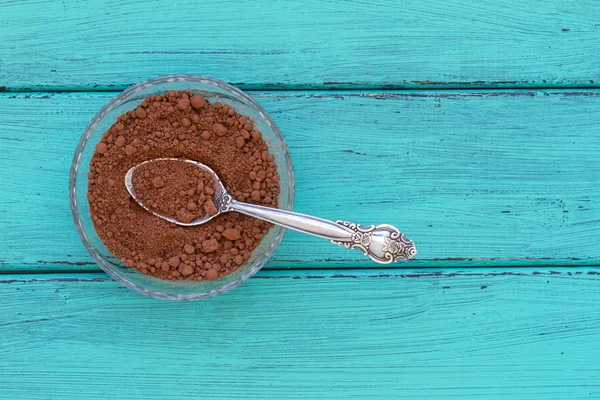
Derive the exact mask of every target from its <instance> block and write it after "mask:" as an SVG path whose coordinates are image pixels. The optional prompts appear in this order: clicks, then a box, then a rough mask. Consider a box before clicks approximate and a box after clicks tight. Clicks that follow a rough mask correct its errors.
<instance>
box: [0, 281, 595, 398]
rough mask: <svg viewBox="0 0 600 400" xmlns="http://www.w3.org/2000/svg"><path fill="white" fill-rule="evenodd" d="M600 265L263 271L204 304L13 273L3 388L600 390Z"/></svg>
mask: <svg viewBox="0 0 600 400" xmlns="http://www.w3.org/2000/svg"><path fill="white" fill-rule="evenodd" d="M599 285H600V271H599V270H597V269H563V270H562V271H561V272H556V271H554V272H551V271H548V270H538V271H534V270H531V269H523V270H521V271H518V272H514V270H513V271H508V272H507V271H501V270H498V271H491V270H486V269H483V270H479V272H477V273H474V272H473V271H470V272H469V271H467V272H464V271H463V272H460V271H445V272H441V273H439V274H432V273H428V272H427V271H425V272H423V271H421V272H419V271H406V272H405V273H404V274H399V273H398V272H395V273H392V274H391V275H390V274H389V271H388V270H379V271H352V272H343V271H327V270H325V271H307V272H301V271H294V272H288V271H263V272H262V273H260V274H259V275H258V277H256V278H253V279H251V280H250V281H248V282H247V283H245V284H244V285H242V286H240V287H239V288H237V289H235V290H234V291H232V292H230V293H227V294H225V295H223V296H220V297H216V298H213V299H210V300H208V301H203V302H197V303H174V302H165V301H159V300H153V299H150V298H146V297H143V296H141V295H139V294H137V293H134V292H132V291H130V290H128V289H125V288H123V287H121V286H120V285H119V284H117V283H115V282H113V281H111V280H108V279H107V278H106V277H105V275H103V274H77V275H67V274H60V275H25V276H13V275H0V298H2V301H1V302H0V331H1V332H2V340H0V354H1V356H0V388H2V390H0V399H6V400H14V399H23V400H24V399H40V400H47V399H62V400H69V399H73V400H80V399H88V398H89V399H92V398H93V399H107V400H116V399H124V400H125V399H126V400H135V399H149V398H157V399H159V398H160V399H178V400H183V399H282V398H286V399H304V398H310V399H333V398H339V399H350V398H352V399H397V398H410V399H432V398H460V399H507V400H508V399H510V400H513V399H529V400H536V399H583V398H585V399H590V398H598V397H599V396H600V363H599V358H598V351H597V348H596V347H597V346H596V344H597V343H598V341H599V340H600V318H599V317H598V316H599V315H600V295H599V292H598V287H599Z"/></svg>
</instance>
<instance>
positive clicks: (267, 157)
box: [88, 91, 280, 281]
mask: <svg viewBox="0 0 600 400" xmlns="http://www.w3.org/2000/svg"><path fill="white" fill-rule="evenodd" d="M155 158H183V159H190V160H195V161H199V162H201V163H203V164H206V165H208V166H209V167H210V168H212V169H213V170H214V171H215V172H216V173H217V174H218V175H219V177H220V178H221V180H222V182H223V184H224V185H225V188H226V189H227V190H228V192H229V193H231V194H232V195H233V196H234V198H236V199H237V200H240V201H246V202H249V203H254V204H260V205H264V206H268V207H277V196H278V195H279V192H280V187H279V176H278V175H277V170H276V165H275V163H274V156H273V155H272V154H269V151H268V148H267V145H266V143H265V142H264V141H263V139H262V135H261V133H260V132H258V131H256V130H254V129H253V123H252V121H250V120H249V119H248V118H247V117H245V116H243V115H240V114H238V113H237V112H236V111H235V109H233V108H230V107H229V106H228V105H222V104H220V103H214V104H210V103H209V102H207V101H206V99H204V98H202V97H201V96H197V95H193V94H192V93H190V92H186V91H181V92H169V93H165V94H162V95H154V96H150V97H148V98H147V99H145V100H144V101H143V102H142V104H141V105H140V106H138V107H137V108H136V109H135V110H132V111H130V112H127V113H125V114H123V115H121V116H120V117H119V118H118V120H117V122H116V123H115V124H114V125H113V126H112V127H111V128H110V129H109V130H108V131H106V132H105V133H104V135H103V138H102V141H101V142H100V143H98V145H97V146H96V152H95V153H94V155H93V157H92V161H91V163H90V172H89V174H88V178H89V183H88V201H89V205H90V211H91V216H92V220H93V222H94V227H95V229H96V232H97V233H98V236H99V237H100V239H101V240H102V241H103V242H104V244H105V245H106V247H107V248H108V250H109V251H110V252H111V253H113V254H114V255H115V256H116V257H118V258H120V259H121V261H122V262H123V263H125V264H126V265H127V266H129V267H131V268H135V269H137V270H139V271H141V272H143V273H145V274H148V275H152V276H155V277H158V278H161V279H170V280H177V279H192V280H198V281H201V280H204V279H207V280H212V279H216V278H218V277H223V276H224V275H227V274H229V273H231V272H233V271H234V270H236V269H237V268H239V267H240V266H241V265H243V264H244V263H245V262H246V261H247V260H248V259H249V258H250V253H251V251H252V250H253V249H255V248H256V247H257V246H258V244H259V243H260V240H261V239H262V237H263V236H264V235H265V234H266V233H268V231H269V229H270V228H271V225H270V224H268V223H266V222H263V221H260V220H258V219H254V218H251V217H248V216H245V215H242V214H238V213H235V212H229V213H224V214H221V215H218V216H217V217H215V218H213V219H212V220H210V221H208V222H207V223H205V224H203V225H199V226H194V227H183V226H178V225H176V224H173V223H170V222H168V221H165V220H163V219H161V218H159V217H157V216H155V215H152V214H151V213H149V212H148V211H146V210H144V209H143V208H142V207H141V206H139V205H138V204H137V202H136V201H135V200H133V199H132V198H131V196H130V195H129V193H128V192H127V189H126V188H125V182H124V179H125V174H126V173H127V171H128V170H129V169H130V168H132V167H134V166H136V165H138V164H139V163H141V162H143V161H147V160H151V159H155ZM190 165H191V164H190ZM194 168H196V167H194ZM190 171H191V170H190ZM146 172H149V174H150V175H149V176H147V177H146V176H142V178H143V180H144V181H145V182H146V181H148V182H150V183H151V184H152V181H153V180H154V179H155V178H161V179H162V181H163V182H162V184H164V185H165V186H166V185H167V184H168V182H167V181H170V182H171V183H173V185H174V186H173V188H172V191H173V194H176V195H177V196H179V200H180V201H179V202H177V201H175V200H173V199H172V200H171V201H170V200H167V201H166V202H164V203H163V202H162V201H161V202H158V201H156V208H157V209H160V208H164V207H166V210H167V211H168V213H172V212H173V211H174V212H175V217H177V212H178V211H179V212H180V217H182V218H189V215H185V216H184V215H183V213H181V209H182V208H183V206H182V207H179V205H183V203H185V209H186V211H187V212H188V213H189V214H192V213H193V212H194V211H195V210H190V209H189V208H188V205H189V204H190V203H191V202H192V201H191V200H194V202H195V204H196V205H197V206H198V207H197V210H196V211H198V210H199V208H200V207H199V205H200V204H201V205H202V208H204V207H205V205H206V201H204V202H202V200H201V199H200V198H201V194H200V193H199V192H198V185H199V182H200V181H203V182H204V178H203V177H200V176H196V189H195V192H194V193H193V194H192V193H191V189H192V186H191V185H187V183H184V181H185V182H187V181H186V179H187V177H189V175H188V172H189V171H180V172H179V173H183V174H185V176H186V178H181V177H180V178H176V179H174V180H173V179H171V178H170V176H171V175H170V173H167V172H164V171H163V172H161V173H158V174H157V176H151V175H153V174H154V173H152V172H151V171H146ZM191 173H192V174H194V172H191ZM175 175H177V174H175ZM134 179H135V174H134ZM177 179H179V180H177ZM156 183H157V184H158V186H160V185H161V182H159V180H158V179H157V180H156ZM178 184H180V185H181V187H179V188H175V186H177V185H178ZM134 185H135V182H134ZM206 187H207V186H206V183H205V182H204V188H205V191H204V195H205V197H206V198H208V197H209V196H208V193H207V191H206ZM136 190H137V188H136ZM182 191H185V193H184V195H183V196H181V193H180V192H182ZM209 192H210V190H209ZM184 199H185V201H183V200H184ZM154 200H157V199H154ZM205 200H206V199H205ZM199 201H200V203H199ZM171 205H173V210H172V209H171ZM177 207H179V208H177ZM208 207H210V206H208ZM190 208H193V207H192V206H190ZM195 215H198V214H195Z"/></svg>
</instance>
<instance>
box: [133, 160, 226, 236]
mask: <svg viewBox="0 0 600 400" xmlns="http://www.w3.org/2000/svg"><path fill="white" fill-rule="evenodd" d="M157 161H175V162H186V163H190V164H194V165H195V166H197V167H198V168H200V169H201V170H204V171H206V172H208V173H209V174H210V175H211V178H212V179H213V181H214V182H215V186H214V189H215V192H214V194H213V201H214V203H215V205H216V206H217V213H216V214H214V215H210V214H208V213H207V214H205V215H204V216H203V217H202V218H194V219H193V220H191V221H190V222H182V221H180V220H178V219H177V218H172V217H169V216H166V215H162V214H160V213H158V212H156V211H155V210H153V209H152V208H151V207H148V206H147V205H146V204H144V202H143V201H142V199H140V198H139V197H138V196H137V194H136V191H135V186H134V185H133V173H134V172H135V170H136V169H137V168H139V167H141V166H143V165H146V164H150V163H153V162H157ZM125 187H126V188H127V191H128V192H129V194H130V195H131V197H132V198H133V199H134V200H135V201H136V202H137V203H138V204H139V205H140V206H141V207H142V208H143V209H144V210H146V211H148V212H150V213H152V214H154V215H156V216H157V217H160V218H162V219H164V220H166V221H169V222H171V223H173V224H177V225H182V226H196V225H202V224H204V223H206V222H208V221H210V220H211V219H213V218H214V217H216V216H217V215H219V214H220V213H221V208H220V207H219V204H221V203H222V202H223V201H227V198H228V199H229V200H231V195H229V193H227V190H226V189H225V186H224V185H223V182H221V179H219V175H217V173H216V172H215V171H213V170H212V169H211V168H210V167H209V166H208V165H205V164H202V163H200V162H198V161H193V160H187V159H182V158H154V159H152V160H148V161H144V162H141V163H139V164H138V165H136V166H135V167H132V168H130V169H129V171H127V173H126V174H125Z"/></svg>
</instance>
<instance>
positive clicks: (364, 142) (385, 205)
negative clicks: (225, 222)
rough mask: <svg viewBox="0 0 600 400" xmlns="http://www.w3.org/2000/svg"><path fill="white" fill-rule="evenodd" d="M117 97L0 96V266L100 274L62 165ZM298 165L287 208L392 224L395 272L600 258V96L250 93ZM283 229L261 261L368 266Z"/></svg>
mask: <svg viewBox="0 0 600 400" xmlns="http://www.w3.org/2000/svg"><path fill="white" fill-rule="evenodd" d="M112 96H113V94H104V93H97V94H87V93H70V94H48V93H46V94H43V93H42V94H4V95H2V96H0V109H1V110H3V112H2V113H1V114H0V146H1V147H0V150H1V152H2V154H4V156H3V157H2V158H0V182H2V192H3V194H2V196H1V197H0V215H2V218H1V219H0V269H3V270H5V271H8V270H13V271H14V270H25V269H50V270H52V269H67V268H77V269H81V268H88V269H96V268H97V267H96V266H95V264H93V263H92V261H91V259H90V258H89V256H88V255H87V253H86V251H85V249H84V248H83V246H82V245H81V244H80V241H79V238H78V237H77V235H76V233H75V230H74V229H73V225H72V221H71V215H70V211H69V204H68V192H67V185H68V171H69V166H70V162H71V158H72V154H73V152H74V149H75V146H76V143H77V141H78V139H79V136H80V135H81V132H82V131H83V129H84V128H85V126H86V124H87V123H88V121H89V120H90V119H91V118H92V117H93V115H94V114H95V113H96V112H97V110H98V109H99V108H100V107H101V106H102V105H103V104H105V103H106V102H107V101H108V100H109V99H110V98H111V97H112ZM254 96H255V97H256V98H257V100H258V101H259V102H260V103H262V104H263V105H264V106H265V107H266V108H267V110H268V111H269V112H270V113H271V114H272V116H273V117H274V118H275V121H276V122H277V123H278V124H279V126H280V128H281V130H282V131H283V133H284V135H285V137H286V139H287V141H288V143H289V146H290V149H291V153H292V157H293V160H294V166H295V173H296V179H297V185H296V189H297V202H296V210H298V211H301V212H306V213H310V214H314V215H320V216H322V217H324V218H328V219H347V220H355V221H356V222H359V223H363V224H367V223H385V222H387V223H391V224H394V225H396V226H398V227H400V228H401V229H402V230H403V231H404V232H405V233H406V234H407V235H408V236H409V237H411V238H412V239H413V240H414V241H415V243H416V244H417V247H418V249H419V254H418V256H417V259H416V260H414V261H412V262H408V263H405V264H401V265H399V264H395V265H394V266H409V267H410V266H417V265H418V266H459V265H460V266H467V265H470V266H482V265H498V266H502V265H517V266H527V265H548V266H558V265H584V264H588V265H590V264H591V265H594V264H596V265H597V264H598V263H600V242H599V241H598V240H597V238H598V234H599V233H600V224H599V223H598V221H600V207H599V203H598V202H599V200H600V173H599V172H598V161H599V154H600V113H598V110H600V91H576V92H574V91H543V92H542V91H536V92H530V91H517V92H513V91H509V92H502V91H500V92H498V91H493V92H478V91H447V92H431V91H427V92H385V93H373V92H343V93H334V92H312V93H305V92H271V93H267V92H262V93H258V92H255V93H254ZM373 266H376V264H374V263H372V262H370V261H368V260H366V259H365V258H364V257H363V256H362V255H361V254H360V253H359V252H356V251H352V252H351V251H348V250H346V249H343V248H341V247H337V246H333V245H331V244H330V243H329V242H327V241H324V240H322V239H318V238H313V237H309V236H306V235H302V234H299V233H296V232H288V234H287V235H286V237H285V239H284V241H283V243H282V245H281V247H280V249H279V250H278V251H277V252H276V254H275V256H274V259H273V260H272V261H271V262H269V263H268V264H267V268H327V267H337V268H339V267H373Z"/></svg>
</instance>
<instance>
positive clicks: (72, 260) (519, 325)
mask: <svg viewBox="0 0 600 400" xmlns="http://www.w3.org/2000/svg"><path fill="white" fill-rule="evenodd" d="M598 49H600V3H598V2H597V1H594V0H563V1H559V0H541V1H532V0H525V1H517V0H499V1H498V0H481V1H472V0H450V1H448V2H438V1H433V0H406V1H403V2H388V1H379V0H373V1H368V2H348V1H342V0H339V1H331V2H322V1H291V0H283V1H277V2H269V1H263V2H259V1H250V0H248V1H242V2H222V1H204V2H202V3H196V2H190V1H160V0H158V1H139V0H138V1H127V2H115V1H109V0H94V1H88V2H80V1H74V0H64V1H48V0H36V1H3V2H1V3H0V92H1V93H0V189H1V190H0V399H10V400H14V399H44V400H45V399H78V400H79V399H110V400H114V399H127V400H132V399H178V400H180V399H200V398H202V399H204V398H206V399H283V398H291V399H294V398H297V399H300V398H309V399H321V398H323V399H325V398H341V399H349V398H356V399H367V398H372V399H391V398H415V399H417V398H423V399H430V398H471V399H521V398H522V399H578V398H585V399H589V398H600V348H599V347H598V344H599V340H600V268H599V266H600V240H599V239H598V237H599V234H600V169H599V167H598V165H599V164H600V52H599V51H598ZM171 73H192V74H202V75H209V76H214V77H216V78H219V79H222V80H225V81H227V82H230V83H232V84H234V85H236V86H238V87H240V88H241V89H244V90H246V91H248V92H249V93H250V94H251V95H252V96H254V97H255V98H256V99H257V100H258V101H259V102H260V103H261V104H262V105H264V107H265V108H266V109H267V110H268V111H269V113H271V115H272V116H273V118H274V119H275V120H276V122H277V124H278V125H279V127H280V128H281V130H282V132H283V133H284V135H285V137H286V139H287V141H288V144H289V146H290V150H291V153H292V157H293V161H294V167H295V172H296V187H297V197H296V210H298V211H302V212H306V213H312V214H316V215H319V216H322V217H324V218H328V219H337V218H343V219H347V220H352V221H356V222H363V223H373V222H375V223H384V222H385V223H390V224H393V225H396V226H398V227H400V228H401V229H402V230H403V231H404V232H405V233H406V234H407V236H409V237H410V238H411V239H413V240H414V241H415V243H416V244H417V247H418V249H419V254H418V256H417V257H416V259H414V260H411V261H410V262H406V263H402V264H394V265H389V266H381V265H376V264H373V263H371V262H369V261H368V260H365V259H364V258H363V257H361V255H360V254H359V253H357V252H348V251H346V250H344V249H342V248H337V247H333V246H331V245H329V244H328V243H326V242H324V241H322V240H320V239H316V238H311V237H308V236H303V235H300V234H297V233H294V232H288V233H287V234H286V237H285V239H284V241H283V243H282V245H281V246H280V248H279V249H278V251H277V252H276V254H275V256H274V257H273V259H272V260H271V261H270V262H269V263H268V264H266V265H265V267H264V269H263V270H262V271H261V272H260V273H259V274H258V275H257V276H255V277H254V278H252V279H250V281H248V282H246V283H245V284H244V285H242V286H241V287H239V288H237V289H235V290H234V291H232V292H229V293H227V294H225V295H223V296H218V297H216V298H212V299H209V300H206V301H202V302H194V303H174V302H165V301H158V300H153V299H151V298H146V297H144V296H141V295H139V294H137V293H134V292H132V291H130V290H128V289H125V288H124V287H122V286H121V285H120V284H117V283H116V282H114V281H112V280H111V279H109V278H108V277H107V275H105V274H104V273H103V272H102V271H100V270H99V268H98V267H97V266H96V264H94V263H93V262H92V260H91V258H90V257H89V255H88V254H87V253H86V251H85V249H84V248H83V246H82V244H81V243H80V241H79V239H78V237H77V234H76V232H75V229H74V227H73V224H72V221H71V216H70V211H69V205H68V192H67V181H68V171H69V167H70V162H71V158H72V155H73V152H74V150H75V145H76V143H77V141H78V139H79V136H80V135H81V133H82V131H83V129H84V128H85V126H86V125H87V123H88V122H89V120H90V119H91V118H92V117H93V116H94V114H95V113H96V112H97V111H98V110H99V109H100V108H101V107H102V105H104V104H105V103H106V102H107V101H109V100H110V99H111V98H113V97H114V96H115V95H116V94H117V93H118V92H119V91H121V90H123V89H124V88H127V87H128V86H130V85H132V84H134V83H137V82H139V81H141V80H144V79H147V78H150V77H154V76H158V75H165V74H171ZM350 166H351V167H350ZM375 189H378V190H379V191H380V192H379V193H380V195H379V196H377V197H374V196H373V195H372V193H373V191H374V190H375Z"/></svg>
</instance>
